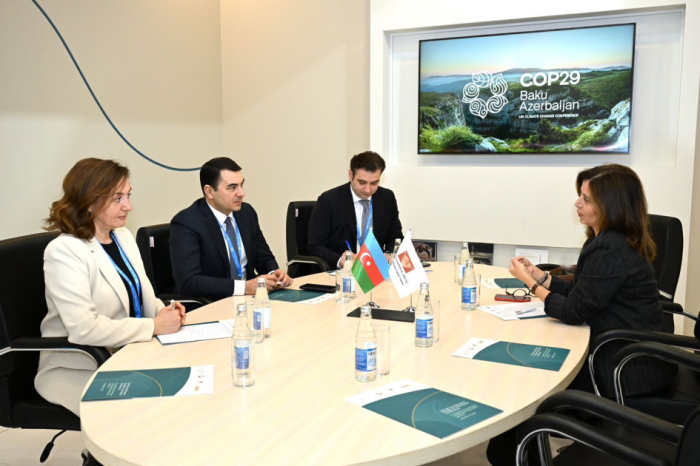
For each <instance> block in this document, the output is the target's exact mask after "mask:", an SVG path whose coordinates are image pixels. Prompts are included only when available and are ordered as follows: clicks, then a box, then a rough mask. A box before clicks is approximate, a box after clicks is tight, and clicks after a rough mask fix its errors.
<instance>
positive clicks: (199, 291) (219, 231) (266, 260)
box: [170, 157, 292, 299]
mask: <svg viewBox="0 0 700 466" xmlns="http://www.w3.org/2000/svg"><path fill="white" fill-rule="evenodd" d="M199 181H200V184H201V186H202V192H203V193H204V197H203V198H201V199H198V200H196V201H195V202H194V203H193V204H192V205H191V206H189V207H188V208H186V209H185V210H183V211H181V212H180V213H178V214H177V215H176V216H175V217H173V219H172V221H171V222H170V259H171V261H172V264H173V277H174V278H175V284H176V285H177V287H178V290H179V292H180V293H182V294H185V295H189V296H203V297H206V298H210V299H222V298H227V297H229V296H234V295H243V294H254V293H255V289H256V287H257V275H262V274H267V275H266V276H265V279H266V280H265V282H266V285H267V289H268V290H272V289H276V288H280V287H287V286H289V285H291V284H292V279H291V278H289V276H287V274H286V273H285V272H283V271H282V270H280V269H279V267H278V266H277V261H275V257H274V256H273V255H272V252H271V251H270V247H269V246H268V245H267V242H266V241H265V236H264V235H263V233H262V231H261V230H260V225H259V223H258V214H257V213H256V212H255V209H253V208H252V207H251V206H250V204H247V203H245V202H243V198H244V197H245V191H244V190H243V182H244V181H245V180H244V178H243V173H242V172H241V167H240V166H238V164H237V163H236V162H234V161H233V160H231V159H229V158H227V157H219V158H215V159H212V160H210V161H208V162H207V163H205V164H204V165H203V166H202V169H201V171H200V172H199Z"/></svg>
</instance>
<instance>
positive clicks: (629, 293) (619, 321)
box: [544, 230, 676, 397]
mask: <svg viewBox="0 0 700 466" xmlns="http://www.w3.org/2000/svg"><path fill="white" fill-rule="evenodd" d="M549 289H550V291H551V292H552V293H550V294H549V296H547V299H546V300H545V308H544V310H545V312H546V313H547V314H548V315H550V316H552V317H555V318H557V319H559V320H561V321H563V322H565V323H567V324H573V325H578V324H582V323H584V322H586V323H588V325H590V327H591V340H593V339H594V338H595V337H597V336H598V335H599V334H601V333H602V332H604V331H606V330H611V329H618V328H626V329H636V330H654V331H663V330H664V319H663V310H662V308H661V304H660V303H659V289H658V286H657V284H656V278H655V275H654V268H653V267H652V265H651V262H649V261H648V260H646V259H645V258H644V257H643V256H642V255H641V254H640V253H639V252H638V251H636V250H635V249H633V248H632V247H631V246H630V245H629V244H627V238H626V236H625V235H624V234H622V233H620V232H617V231H610V230H606V231H603V232H602V233H600V234H599V235H598V236H597V237H596V238H593V239H589V240H588V241H586V243H585V244H584V245H583V249H582V250H581V255H580V256H579V259H578V264H577V266H576V271H575V273H574V279H573V281H572V282H571V283H567V282H565V281H564V280H560V279H558V278H556V277H553V278H552V282H551V284H550V287H549ZM625 344H626V343H624V342H613V343H609V344H607V345H605V346H603V347H602V348H601V350H600V351H599V352H598V353H597V354H596V383H597V384H598V387H599V388H600V390H601V394H603V395H604V396H608V397H613V396H614V395H613V393H614V391H613V382H612V374H613V369H614V368H613V365H612V358H613V356H614V355H615V353H616V352H617V351H619V350H620V348H622V347H623V346H625ZM582 371H585V372H586V373H587V372H588V369H587V367H584V368H583V369H582ZM675 371H676V368H675V366H669V365H668V364H664V363H661V362H658V361H657V360H652V359H649V358H642V359H641V360H639V361H631V362H630V364H628V365H627V366H626V367H625V371H624V372H623V381H622V386H623V389H624V391H625V393H626V394H628V395H636V394H640V393H645V392H649V391H653V390H656V389H659V388H661V387H663V386H664V385H666V384H668V383H669V382H670V381H671V379H672V378H673V376H674V375H675ZM577 388H581V387H577Z"/></svg>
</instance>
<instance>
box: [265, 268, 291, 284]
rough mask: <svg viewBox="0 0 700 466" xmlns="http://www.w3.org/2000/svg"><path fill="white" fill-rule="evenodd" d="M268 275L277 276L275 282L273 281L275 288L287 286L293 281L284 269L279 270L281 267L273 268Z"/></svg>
mask: <svg viewBox="0 0 700 466" xmlns="http://www.w3.org/2000/svg"><path fill="white" fill-rule="evenodd" d="M270 275H272V276H274V277H275V278H277V282H276V283H275V287H276V288H287V287H288V286H289V285H291V284H292V283H293V282H294V280H292V277H290V276H289V275H287V272H285V271H284V270H281V269H277V270H275V271H274V272H273V273H271V274H270ZM280 282H281V283H280Z"/></svg>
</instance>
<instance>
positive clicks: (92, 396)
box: [82, 366, 214, 401]
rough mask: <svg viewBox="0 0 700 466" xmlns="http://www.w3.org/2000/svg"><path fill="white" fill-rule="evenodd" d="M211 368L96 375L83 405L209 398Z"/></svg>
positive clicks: (212, 384)
mask: <svg viewBox="0 0 700 466" xmlns="http://www.w3.org/2000/svg"><path fill="white" fill-rule="evenodd" d="M212 393H214V366H192V367H174V368H169V369H144V370H138V371H104V372H98V373H97V375H96V376H95V379H94V380H93V381H92V383H91V384H90V387H88V389H87V391H85V395H84V396H83V399H82V401H101V400H128V399H131V398H154V397H155V398H159V397H163V396H185V395H211V394H212Z"/></svg>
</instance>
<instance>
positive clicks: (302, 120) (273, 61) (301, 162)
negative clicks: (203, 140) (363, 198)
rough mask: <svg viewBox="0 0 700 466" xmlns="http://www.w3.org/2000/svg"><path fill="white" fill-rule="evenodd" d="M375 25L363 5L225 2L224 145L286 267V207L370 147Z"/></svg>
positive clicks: (335, 180) (309, 195)
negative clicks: (372, 31) (371, 56)
mask: <svg viewBox="0 0 700 466" xmlns="http://www.w3.org/2000/svg"><path fill="white" fill-rule="evenodd" d="M368 28H369V20H368V4H367V2H366V1H350V2H328V1H324V0H303V1H300V0H294V1H292V0H287V1H279V0H260V1H257V2H237V1H233V0H222V2H221V31H222V35H221V43H222V46H221V47H222V63H223V112H224V150H225V152H226V154H227V155H228V156H230V157H231V158H233V159H234V160H235V161H237V162H238V163H239V164H240V165H241V166H242V167H243V174H244V176H245V178H246V184H245V187H246V201H248V202H250V203H251V204H252V205H253V206H254V207H255V209H256V210H257V211H258V215H259V217H260V223H261V226H262V229H263V232H264V233H265V236H266V238H267V240H268V243H270V246H271V248H272V251H273V253H274V254H275V256H276V258H277V261H278V262H279V263H280V265H281V266H283V264H284V263H285V262H286V257H287V256H286V246H285V238H286V233H285V223H284V222H285V215H286V210H287V205H288V203H289V202H290V201H301V200H315V199H316V198H317V197H318V195H319V194H321V193H322V192H323V191H325V190H327V189H330V188H333V187H335V186H337V185H339V184H341V183H343V182H346V181H347V170H348V166H349V160H350V157H351V156H352V155H353V154H356V153H358V152H361V151H364V150H367V146H368V141H369V136H368V134H369V133H368V100H369V94H368V88H369V87H368V75H369V68H368V62H369V55H368V53H369V50H368V36H369V30H368Z"/></svg>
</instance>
